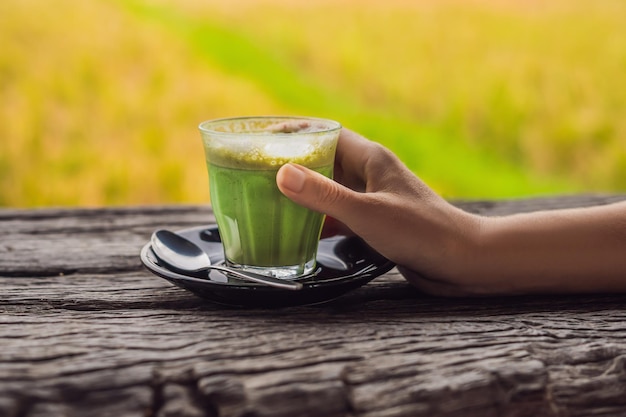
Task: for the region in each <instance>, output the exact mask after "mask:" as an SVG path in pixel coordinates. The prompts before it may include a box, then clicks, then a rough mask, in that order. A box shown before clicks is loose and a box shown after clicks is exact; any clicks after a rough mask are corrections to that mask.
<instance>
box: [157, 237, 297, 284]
mask: <svg viewBox="0 0 626 417" xmlns="http://www.w3.org/2000/svg"><path fill="white" fill-rule="evenodd" d="M150 242H151V243H152V250H153V251H154V253H155V255H156V256H157V257H158V258H159V259H160V260H161V261H163V262H165V263H166V264H168V265H169V266H171V267H173V268H175V269H178V270H179V271H181V272H184V273H199V272H203V271H208V270H210V269H215V270H217V271H222V272H225V273H226V274H228V275H232V276H233V277H235V278H239V279H243V280H245V281H254V282H259V283H262V284H266V285H270V286H272V287H277V288H283V289H288V290H300V289H302V284H301V283H299V282H294V281H288V280H283V279H278V278H273V277H268V276H266V275H260V274H255V273H253V272H248V271H237V270H234V269H232V268H229V267H227V266H220V265H211V259H210V258H209V256H208V255H207V254H206V252H204V251H203V250H202V248H200V247H199V246H198V245H196V244H195V243H193V242H192V241H190V240H188V239H186V238H184V237H182V236H180V235H178V234H176V233H174V232H171V231H169V230H164V229H161V230H157V231H156V232H154V233H153V234H152V239H151V240H150Z"/></svg>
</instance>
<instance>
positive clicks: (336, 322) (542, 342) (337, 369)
mask: <svg viewBox="0 0 626 417" xmlns="http://www.w3.org/2000/svg"><path fill="white" fill-rule="evenodd" d="M623 199H626V196H578V197H567V198H554V199H536V200H524V201H502V202H463V203H459V205H460V206H462V207H463V208H465V209H467V210H470V211H474V212H481V213H483V214H486V215H501V214H507V213H514V212H520V211H531V210H537V209H550V208H557V207H571V206H581V205H592V204H604V203H608V202H612V201H617V200H623ZM211 221H212V215H211V212H210V210H209V208H208V207H197V206H175V207H147V208H141V207H136V208H110V209H94V210H89V209H80V210H55V209H46V210H7V209H5V210H0V236H2V237H1V238H0V311H1V314H0V416H2V417H34V416H72V417H73V416H124V417H125V416H155V417H157V416H158V417H166V416H182V417H185V416H189V417H192V416H193V417H195V416H222V417H224V416H242V417H243V416H246V417H252V416H377V417H378V416H381V417H385V416H388V417H391V416H394V417H397V416H407V417H409V416H410V417H413V416H481V417H484V416H620V415H621V416H626V295H595V296H567V297H516V298H488V299H480V300H475V299H460V300H450V299H440V298H434V297H427V296H424V295H421V294H419V293H418V292H417V291H415V290H413V289H412V288H411V287H410V286H409V285H408V284H406V282H405V281H403V280H402V278H401V277H400V276H399V274H398V273H397V272H396V271H395V270H393V271H391V272H390V273H388V274H386V275H385V276H383V277H380V278H378V279H376V280H374V281H372V282H371V283H370V284H368V285H366V286H365V287H363V288H361V289H359V290H357V291H355V292H353V293H350V294H347V295H345V296H343V297H341V298H340V299H338V300H335V301H333V302H331V303H328V304H323V305H318V306H309V307H296V308H286V309H279V310H261V309H259V310H245V309H230V308H224V307H220V306H216V305H212V304H209V303H207V302H205V301H203V300H201V299H199V298H197V297H195V296H194V295H192V294H189V293H187V292H185V291H183V290H181V289H179V288H177V287H174V286H172V285H171V284H169V283H168V282H167V281H165V280H162V279H160V278H157V277H155V276H154V275H152V274H150V273H149V272H148V271H147V270H145V269H144V268H143V266H142V265H141V263H140V261H139V258H138V254H139V250H140V248H141V247H142V246H143V244H144V243H145V242H146V241H147V239H148V238H149V236H150V233H151V232H152V231H153V230H154V229H156V228H160V227H168V228H173V229H176V228H184V227H189V226H196V225H199V224H204V223H209V222H211ZM590 279H593V277H590Z"/></svg>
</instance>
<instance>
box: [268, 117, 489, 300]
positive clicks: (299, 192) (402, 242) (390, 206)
mask: <svg viewBox="0 0 626 417" xmlns="http://www.w3.org/2000/svg"><path fill="white" fill-rule="evenodd" d="M334 177H335V181H332V180H330V179H328V178H326V177H324V176H323V175H321V174H318V173H316V172H314V171H312V170H309V169H307V168H305V167H302V166H299V165H294V164H287V165H285V166H283V167H281V169H280V170H279V172H278V174H277V177H276V182H277V185H278V187H279V189H280V190H281V192H282V193H283V194H284V195H285V196H287V197H288V198H290V199H291V200H293V201H294V202H296V203H298V204H300V205H303V206H305V207H308V208H310V209H312V210H315V211H318V212H322V213H325V214H327V215H328V216H330V218H328V217H327V219H328V220H329V221H327V224H326V226H325V227H326V232H328V230H329V228H330V229H332V230H333V231H335V232H343V233H345V232H346V230H349V231H351V232H352V233H355V234H356V235H358V236H360V237H361V238H363V239H364V240H365V241H366V242H367V243H368V244H369V245H370V246H371V247H372V248H374V249H376V250H377V251H378V252H380V253H381V254H382V255H383V256H385V257H387V258H388V259H390V260H392V261H393V262H395V263H396V264H398V265H399V266H400V267H401V271H403V273H404V274H405V276H406V277H407V278H409V279H410V280H411V282H412V283H413V284H415V285H417V286H418V287H420V288H422V289H425V290H426V291H428V292H432V293H447V292H448V290H447V288H448V285H447V284H445V285H443V284H442V285H443V288H442V289H441V290H439V289H438V288H433V287H432V285H433V283H437V282H445V281H448V280H449V277H450V276H452V274H454V273H455V272H456V271H455V268H456V265H459V264H461V263H462V261H463V258H464V257H466V253H467V248H469V247H470V246H471V243H472V242H471V240H472V238H473V236H474V234H475V232H476V230H477V228H478V227H479V225H478V223H479V219H478V218H477V217H476V216H473V215H470V214H468V213H466V212H463V211H461V210H459V209H457V208H456V207H454V206H452V205H451V204H449V203H448V202H446V201H445V200H444V199H442V198H441V197H439V196H438V195H437V194H436V193H435V192H433V191H432V190H431V189H430V188H429V187H428V186H426V184H424V183H423V182H422V181H421V180H420V179H419V178H417V177H416V176H415V175H414V174H413V173H412V172H411V171H410V170H409V169H408V168H407V167H406V166H405V165H404V164H403V163H402V162H401V161H400V160H399V159H398V158H397V157H396V156H395V155H394V154H393V153H392V152H391V151H389V150H388V149H386V148H384V147H383V146H381V145H379V144H377V143H375V142H371V141H369V140H367V139H365V138H363V137H362V136H360V135H358V134H356V133H354V132H352V131H349V130H346V129H344V130H343V131H342V133H341V135H340V137H339V142H338V145H337V154H336V158H335V174H334Z"/></svg>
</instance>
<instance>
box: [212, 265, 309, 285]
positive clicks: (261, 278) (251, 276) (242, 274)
mask: <svg viewBox="0 0 626 417" xmlns="http://www.w3.org/2000/svg"><path fill="white" fill-rule="evenodd" d="M207 269H215V270H216V271H221V272H224V273H225V274H227V275H232V276H233V277H235V278H239V279H242V280H244V281H253V282H259V283H261V284H265V285H269V286H272V287H276V288H283V289H286V290H301V289H302V284H301V283H299V282H295V281H288V280H285V279H278V278H274V277H268V276H267V275H261V274H255V273H254V272H248V271H237V270H234V269H232V268H228V267H225V266H219V265H211V266H208V267H207Z"/></svg>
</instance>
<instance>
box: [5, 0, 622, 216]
mask: <svg viewBox="0 0 626 417" xmlns="http://www.w3.org/2000/svg"><path fill="white" fill-rule="evenodd" d="M543 3H548V4H543ZM624 16H626V2H623V1H622V0H602V1H592V0H567V1H566V0H554V1H551V2H540V1H537V0H533V1H521V0H508V1H507V0H474V1H467V0H466V1H463V0H428V1H409V0H387V1H385V2H378V1H374V0H363V1H357V0H336V1H330V0H322V1H316V2H308V3H305V2H302V1H297V0H291V1H290V0H238V1H230V0H202V1H200V0H179V1H168V0H150V1H149V0H130V1H124V0H108V1H104V0H91V1H89V2H83V1H79V0H57V1H54V2H46V1H43V0H3V1H2V2H0V205H1V206H14V207H34V206H72V205H81V206H99V205H127V204H153V203H179V202H183V203H206V202H208V199H209V197H208V195H209V193H208V180H207V176H206V172H205V166H204V159H203V154H202V147H201V143H200V138H199V134H198V132H197V125H198V123H199V122H200V121H202V120H206V119H211V118H216V117H225V116H235V115H253V114H303V115H311V116H319V117H329V118H333V119H336V120H338V121H340V122H341V123H342V124H343V125H344V126H346V127H349V128H351V129H353V130H357V131H359V132H361V133H363V134H364V135H366V136H368V137H370V138H371V139H374V140H377V141H379V142H381V143H383V144H385V145H386V146H388V147H389V148H391V149H392V150H393V151H395V152H396V153H398V155H399V156H400V157H401V159H402V160H403V161H404V162H405V163H406V164H407V165H408V166H409V167H410V168H411V169H412V170H413V171H414V172H415V173H417V174H418V175H419V176H420V177H422V178H423V179H424V180H425V181H426V182H427V183H429V184H430V185H431V186H433V187H434V188H435V189H436V190H437V191H438V192H440V193H442V194H443V195H444V196H446V197H455V198H456V197H470V198H481V197H494V198H502V197H521V196H529V195H538V194H557V193H558V194H562V193H573V192H604V191H608V192H615V191H622V192H623V191H626V117H624V115H625V114H626V78H625V77H624V73H625V69H626V25H624V23H623V20H624V19H623V17H624Z"/></svg>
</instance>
